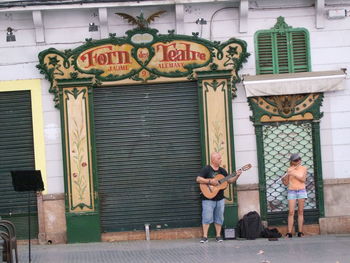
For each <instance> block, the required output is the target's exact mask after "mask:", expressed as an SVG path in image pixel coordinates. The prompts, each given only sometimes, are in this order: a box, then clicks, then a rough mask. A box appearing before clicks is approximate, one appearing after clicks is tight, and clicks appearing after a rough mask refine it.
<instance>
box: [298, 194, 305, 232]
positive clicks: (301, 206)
mask: <svg viewBox="0 0 350 263" xmlns="http://www.w3.org/2000/svg"><path fill="white" fill-rule="evenodd" d="M304 204H305V199H298V230H299V232H303V226H304Z"/></svg>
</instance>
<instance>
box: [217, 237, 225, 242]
mask: <svg viewBox="0 0 350 263" xmlns="http://www.w3.org/2000/svg"><path fill="white" fill-rule="evenodd" d="M222 241H224V240H223V239H222V237H216V242H222Z"/></svg>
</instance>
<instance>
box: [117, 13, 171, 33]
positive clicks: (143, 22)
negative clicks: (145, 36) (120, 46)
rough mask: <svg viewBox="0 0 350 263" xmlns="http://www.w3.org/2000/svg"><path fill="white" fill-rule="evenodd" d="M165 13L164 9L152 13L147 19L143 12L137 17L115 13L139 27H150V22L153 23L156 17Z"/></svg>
mask: <svg viewBox="0 0 350 263" xmlns="http://www.w3.org/2000/svg"><path fill="white" fill-rule="evenodd" d="M164 13H166V11H164V10H162V11H158V12H156V13H154V14H152V15H150V16H149V17H148V18H147V19H146V18H144V16H143V13H141V15H140V16H137V17H136V18H135V17H133V16H131V15H128V14H125V13H115V14H116V15H119V16H121V17H122V18H124V19H126V20H128V23H129V24H131V25H137V27H138V28H141V29H145V28H148V26H149V24H151V22H153V21H154V19H155V18H157V17H159V16H160V15H161V14H164Z"/></svg>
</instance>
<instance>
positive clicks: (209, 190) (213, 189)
mask: <svg viewBox="0 0 350 263" xmlns="http://www.w3.org/2000/svg"><path fill="white" fill-rule="evenodd" d="M251 167H252V165H251V164H250V163H249V164H246V165H244V166H243V167H242V168H240V169H238V170H237V171H235V172H233V173H232V174H230V175H228V176H226V177H225V176H224V175H222V174H217V175H216V176H215V177H214V178H213V179H216V180H217V181H218V182H219V184H218V185H216V186H214V185H209V184H199V188H200V189H201V191H202V193H203V195H204V196H205V197H206V198H208V199H212V198H214V197H215V196H216V194H217V193H218V192H219V191H220V190H222V189H226V187H227V186H228V182H227V181H228V180H229V179H231V178H232V177H234V176H236V174H237V172H238V171H247V170H249V169H250V168H251Z"/></svg>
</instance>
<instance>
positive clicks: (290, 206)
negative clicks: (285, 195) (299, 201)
mask: <svg viewBox="0 0 350 263" xmlns="http://www.w3.org/2000/svg"><path fill="white" fill-rule="evenodd" d="M295 204H296V200H295V199H294V200H288V210H289V211H288V233H292V231H293V225H294V212H295Z"/></svg>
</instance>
